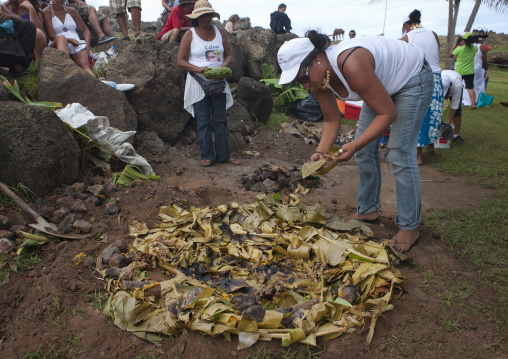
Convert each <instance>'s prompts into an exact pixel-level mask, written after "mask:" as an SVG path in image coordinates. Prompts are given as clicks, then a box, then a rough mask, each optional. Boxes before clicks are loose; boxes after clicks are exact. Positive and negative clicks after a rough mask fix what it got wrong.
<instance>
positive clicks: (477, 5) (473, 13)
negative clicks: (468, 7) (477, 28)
mask: <svg viewBox="0 0 508 359" xmlns="http://www.w3.org/2000/svg"><path fill="white" fill-rule="evenodd" d="M481 4H482V0H476V2H475V4H474V7H473V11H471V15H470V16H469V20H468V21H467V24H466V28H465V29H464V32H470V31H471V28H472V27H473V23H474V19H475V18H476V14H478V10H479V9H480V5H481Z"/></svg>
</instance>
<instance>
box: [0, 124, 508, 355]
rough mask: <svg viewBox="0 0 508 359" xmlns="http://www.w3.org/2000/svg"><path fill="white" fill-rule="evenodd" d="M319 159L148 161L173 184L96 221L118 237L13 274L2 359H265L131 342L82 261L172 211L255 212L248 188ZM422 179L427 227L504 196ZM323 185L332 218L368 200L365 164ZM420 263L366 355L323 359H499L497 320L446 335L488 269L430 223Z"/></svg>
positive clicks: (359, 341)
mask: <svg viewBox="0 0 508 359" xmlns="http://www.w3.org/2000/svg"><path fill="white" fill-rule="evenodd" d="M314 149H315V147H314V146H312V145H307V144H305V143H304V142H303V141H301V140H299V139H297V138H295V137H292V136H291V135H287V134H275V133H273V132H270V131H269V130H267V129H258V132H257V133H256V134H255V135H253V136H251V139H250V143H249V145H248V148H247V150H251V151H258V152H260V154H261V156H260V157H258V158H247V157H248V156H246V155H242V154H241V153H240V154H235V157H237V158H238V159H240V160H241V162H242V165H241V166H233V165H229V164H215V165H214V166H212V167H209V168H203V167H200V166H199V163H198V159H199V149H198V146H197V144H196V143H194V144H191V145H188V146H181V147H168V149H167V150H168V154H167V155H163V156H161V155H159V156H152V155H151V154H143V153H142V155H145V156H146V158H147V159H148V160H149V161H150V162H151V163H152V165H153V167H154V171H155V172H156V173H157V174H158V175H160V176H161V177H160V180H159V181H151V182H149V183H147V184H145V185H142V186H137V187H131V188H125V189H120V190H118V191H117V192H115V193H113V194H111V195H113V196H114V197H116V198H117V200H118V203H119V204H120V207H121V212H120V214H119V215H114V216H109V215H106V214H105V213H104V208H103V207H97V208H96V209H94V210H90V211H89V212H88V213H87V214H86V218H87V219H88V220H89V221H90V222H92V223H96V222H98V221H101V220H108V221H109V222H110V224H111V226H112V229H111V230H110V231H108V232H107V233H106V234H105V235H104V236H103V238H102V239H93V240H92V239H86V240H79V241H70V240H55V241H52V242H50V243H48V244H47V245H44V246H43V247H42V248H41V250H40V251H39V256H40V257H41V258H42V260H41V261H40V262H39V263H37V264H36V265H34V266H33V267H31V268H28V269H27V270H25V271H20V272H18V273H15V272H11V273H10V279H9V282H8V283H7V284H6V285H4V286H3V287H1V288H0V358H25V357H30V358H33V357H36V356H28V355H29V354H34V353H52V355H53V356H48V357H58V358H70V357H79V358H143V357H146V358H152V357H161V358H230V357H231V358H245V357H247V356H249V355H253V350H252V349H247V350H244V351H241V352H237V351H236V344H237V343H236V338H235V339H233V342H232V343H228V342H226V341H224V340H223V339H222V338H212V337H207V336H202V335H200V334H196V333H193V332H190V331H184V332H183V333H182V334H181V335H178V336H175V337H174V338H168V339H166V340H164V341H163V342H162V344H159V345H154V344H151V343H148V342H145V341H143V340H141V339H139V338H137V337H135V336H134V335H131V334H128V333H126V332H123V331H122V330H120V329H119V328H117V327H116V326H115V325H114V324H113V322H112V321H111V320H110V319H109V318H108V317H106V316H105V315H104V314H103V313H102V312H101V311H100V310H98V309H96V308H94V306H93V305H92V304H93V303H92V302H93V298H94V297H96V293H97V292H99V291H102V292H104V289H103V282H102V281H100V280H98V279H95V278H94V277H93V276H92V275H91V272H90V271H89V270H88V269H86V268H82V267H77V266H74V265H73V264H72V263H71V259H72V258H73V257H74V256H75V255H76V254H78V253H80V252H85V253H87V254H89V255H92V256H96V255H97V254H99V253H100V252H101V251H102V250H103V249H104V248H105V247H106V246H108V245H109V244H110V243H112V242H113V241H115V240H116V239H129V237H128V236H127V235H126V233H127V224H128V222H129V221H130V220H132V219H137V220H138V221H140V222H146V223H147V224H148V226H149V227H150V226H151V225H153V224H155V223H156V222H157V220H158V218H157V212H158V209H159V207H160V206H161V205H170V204H178V205H179V206H182V207H185V208H190V207H191V206H196V207H206V206H216V205H220V204H226V203H230V202H232V201H235V202H238V203H251V202H253V201H255V196H256V195H257V193H255V192H251V191H247V190H245V189H244V188H242V185H241V182H240V180H241V178H242V177H244V176H246V175H252V174H253V171H254V170H255V169H256V168H258V167H259V166H261V165H262V164H263V163H265V162H271V163H273V164H276V165H279V166H287V167H292V166H294V165H297V166H301V165H302V164H303V163H304V162H305V161H306V160H307V159H308V158H309V157H310V155H311V154H312V152H313V150H314ZM382 171H383V189H382V198H381V199H382V205H383V208H382V213H381V222H380V224H379V225H374V226H371V227H372V229H373V230H374V233H375V237H376V238H377V239H382V238H389V237H391V236H393V235H394V234H395V233H396V230H397V228H396V226H395V225H394V218H395V215H396V202H395V182H394V179H393V176H392V175H391V172H390V168H389V167H388V165H386V164H384V165H383V166H382ZM420 171H421V179H422V198H423V201H422V213H423V215H424V216H425V215H426V214H427V213H429V211H432V210H440V209H444V208H450V207H455V206H468V207H474V206H476V205H478V204H479V203H480V202H481V201H482V200H483V199H485V198H488V197H490V196H492V192H491V191H490V190H487V189H483V188H476V187H470V186H467V185H466V184H465V179H464V178H458V177H452V176H448V175H446V174H443V173H441V172H438V171H436V170H434V169H433V168H432V167H431V166H430V165H428V164H427V165H423V166H421V167H420ZM99 180H100V179H97V181H99ZM320 182H321V184H320V185H319V187H318V188H314V189H312V190H311V191H310V192H309V194H308V195H307V196H306V197H305V201H306V202H307V203H316V202H318V201H320V202H321V203H322V205H323V206H324V207H325V208H326V209H327V211H329V212H333V213H337V214H339V215H343V216H347V215H350V214H352V213H353V211H354V210H355V205H356V194H357V189H358V174H357V168H356V164H355V162H354V161H350V162H349V163H347V164H341V165H340V166H338V167H336V168H335V169H334V170H332V172H330V173H329V174H328V175H327V176H325V177H322V178H321V181H320ZM60 193H61V190H60ZM57 196H58V191H56V192H55V194H54V195H52V196H48V200H52V199H54V198H56V197H57ZM0 214H4V215H7V216H9V217H11V218H15V220H16V221H17V222H18V223H19V224H21V223H22V222H29V221H30V218H27V217H26V216H24V215H22V214H21V213H20V212H18V211H16V210H15V209H13V208H3V209H2V208H0ZM409 255H410V257H411V258H413V259H414V263H415V264H414V265H413V266H411V267H409V268H401V271H402V273H403V274H404V275H405V276H406V286H405V287H406V293H405V294H404V295H403V296H402V297H401V298H400V299H399V300H397V301H395V302H393V304H394V306H395V309H394V310H392V311H389V312H387V313H386V314H385V315H383V316H382V317H381V318H380V320H378V324H377V327H376V333H375V336H374V339H373V342H372V344H371V345H370V346H366V345H365V338H366V332H363V333H361V334H350V335H345V336H342V337H339V338H337V339H334V340H331V341H328V342H319V349H318V351H320V352H322V353H321V354H320V355H321V358H337V357H341V358H358V357H369V358H392V357H394V358H398V357H409V356H413V357H414V356H416V357H439V358H440V357H443V358H444V357H446V358H450V357H452V358H453V357H471V356H470V355H468V353H469V350H471V348H475V349H474V353H475V357H485V358H487V357H490V356H491V352H489V348H490V347H492V345H495V343H497V342H499V341H503V340H507V339H508V335H506V336H505V337H503V338H498V337H495V334H494V333H495V332H496V331H495V329H494V327H493V326H494V324H493V323H492V322H491V321H489V319H488V318H485V319H482V320H480V321H479V322H478V321H475V322H471V323H468V325H467V326H464V327H463V328H462V329H461V330H450V331H449V330H446V328H447V326H446V325H443V323H447V321H448V322H449V323H453V321H454V320H455V318H457V316H459V315H461V313H460V311H459V309H456V310H455V309H453V308H451V309H450V310H447V311H446V312H444V311H443V310H442V306H443V302H442V298H443V296H442V295H441V294H442V292H444V291H446V290H447V286H449V285H450V283H453V282H458V281H462V280H475V278H476V277H477V275H478V269H477V268H475V267H474V266H472V265H471V264H470V263H467V262H465V261H463V260H461V259H459V258H456V257H454V255H453V254H451V253H450V252H449V250H448V248H447V245H446V244H445V243H444V242H443V241H441V240H440V238H439V235H438V234H437V233H435V232H434V231H433V230H432V228H428V227H427V226H426V225H425V223H423V225H422V227H421V239H420V242H419V244H418V245H417V246H416V247H414V248H413V249H412V250H411V251H410V252H409ZM431 279H432V280H431ZM480 294H481V295H479V294H478V293H473V294H472V295H471V298H470V301H471V303H472V305H475V306H477V307H478V308H479V310H481V307H482V305H485V303H488V299H489V298H491V297H492V298H493V297H495V296H496V293H495V292H493V291H492V292H488V291H486V292H482V293H480ZM506 334H508V333H506ZM493 343H494V344H493ZM489 346H490V347H489ZM262 347H265V348H266V350H269V351H273V352H275V353H279V354H277V355H276V357H282V356H283V353H284V352H286V351H287V350H288V349H287V348H282V347H281V345H280V342H278V341H273V342H267V343H257V344H256V345H255V348H262ZM211 348H213V350H211ZM478 348H485V350H483V349H482V350H480V351H479V350H477V349H478ZM258 350H259V349H258ZM290 350H291V351H293V352H295V353H298V354H305V353H306V350H307V349H306V348H305V347H304V346H302V345H299V344H296V345H293V346H292V347H291V348H290ZM482 352H483V353H484V354H485V356H482V355H481V353H482ZM478 353H480V355H478ZM489 353H490V354H489ZM37 357H41V358H43V357H44V356H37Z"/></svg>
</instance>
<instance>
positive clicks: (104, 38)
mask: <svg viewBox="0 0 508 359" xmlns="http://www.w3.org/2000/svg"><path fill="white" fill-rule="evenodd" d="M114 39H116V36H108V35H104V36H103V37H102V38H101V39H100V41H99V42H97V44H99V45H101V44H105V43H106V42H110V41H113V40H114Z"/></svg>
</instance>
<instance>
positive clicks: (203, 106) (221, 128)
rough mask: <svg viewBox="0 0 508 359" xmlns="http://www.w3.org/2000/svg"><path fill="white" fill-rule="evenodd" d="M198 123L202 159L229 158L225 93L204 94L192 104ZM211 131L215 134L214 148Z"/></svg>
mask: <svg viewBox="0 0 508 359" xmlns="http://www.w3.org/2000/svg"><path fill="white" fill-rule="evenodd" d="M192 106H193V107H194V113H195V114H196V120H197V123H198V139H199V147H200V148H201V159H202V160H212V161H215V160H217V161H218V162H224V161H226V160H228V159H229V158H230V156H229V143H228V129H227V120H226V94H224V93H222V94H220V95H218V96H215V97H211V96H206V95H205V97H204V98H203V99H202V100H201V101H198V102H196V103H195V104H193V105H192ZM212 132H213V133H214V134H215V149H214V141H213V136H212Z"/></svg>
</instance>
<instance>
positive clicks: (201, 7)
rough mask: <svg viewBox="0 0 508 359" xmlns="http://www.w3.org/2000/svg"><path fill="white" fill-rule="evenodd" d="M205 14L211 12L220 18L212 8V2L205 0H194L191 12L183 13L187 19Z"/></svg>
mask: <svg viewBox="0 0 508 359" xmlns="http://www.w3.org/2000/svg"><path fill="white" fill-rule="evenodd" d="M205 14H213V15H214V17H217V18H219V19H220V15H219V14H218V13H217V12H215V10H214V9H213V8H212V4H210V3H209V2H208V1H206V0H198V2H196V5H194V11H192V14H189V15H185V16H186V17H188V18H189V19H197V18H198V17H200V16H201V15H205Z"/></svg>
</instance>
